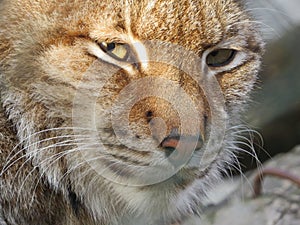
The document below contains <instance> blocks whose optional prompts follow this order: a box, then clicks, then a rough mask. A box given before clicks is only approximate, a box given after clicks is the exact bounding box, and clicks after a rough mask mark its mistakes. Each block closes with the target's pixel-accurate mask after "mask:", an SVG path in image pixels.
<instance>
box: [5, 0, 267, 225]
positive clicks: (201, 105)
mask: <svg viewBox="0 0 300 225" xmlns="http://www.w3.org/2000/svg"><path fill="white" fill-rule="evenodd" d="M103 42H107V43H126V44H128V46H130V50H128V51H130V52H131V54H132V58H131V60H129V61H122V60H117V59H115V58H113V57H111V56H110V55H108V54H106V53H105V52H103V50H101V48H100V47H99V43H103ZM216 49H234V50H235V51H236V55H235V57H234V59H233V60H232V62H229V63H228V64H226V65H221V66H218V67H214V68H211V67H208V65H206V62H207V61H206V57H207V56H208V55H209V54H210V53H211V52H212V51H214V50H216ZM262 53H263V42H262V40H261V38H260V34H259V32H258V31H257V28H256V27H255V25H254V24H253V23H252V22H251V18H250V17H249V16H248V15H246V13H245V10H244V9H243V6H242V4H241V3H240V2H239V1H237V0H183V1H169V0H168V1H162V0H156V1H155V0H139V1H135V0H121V1H120V0H109V1H107V0H103V1H94V0H68V1H56V0H51V1H46V0H2V1H1V2H0V75H1V76H0V82H1V89H0V91H1V92H0V93H1V96H0V97H1V115H0V122H1V124H0V138H1V139H0V152H1V156H0V171H1V173H0V175H1V177H0V221H1V224H3V225H4V224H5V225H11V224H13V225H21V224H22V225H29V224H30V225H34V224H36V225H46V224H51V225H54V224H57V225H58V224H70V225H76V224H85V225H93V224H97V225H100V224H102V225H117V224H124V225H126V224H128V225H129V224H149V225H151V224H155V225H158V224H161V225H164V224H171V223H173V222H180V221H183V220H184V218H186V217H188V216H190V215H194V214H198V215H200V214H201V201H202V200H203V198H204V197H205V192H206V190H207V188H209V186H211V185H213V182H214V181H216V180H218V179H219V177H220V172H221V171H222V170H224V169H225V167H227V166H228V165H227V164H231V163H232V162H233V160H234V152H235V151H236V149H235V147H234V139H235V136H236V132H237V131H236V127H237V126H238V125H239V119H238V118H239V115H240V113H241V112H242V111H243V109H244V106H245V103H246V102H247V100H248V97H249V93H250V91H251V90H252V88H253V85H254V84H255V81H256V74H257V72H258V70H259V66H260V58H261V55H262ZM195 67H197V68H198V67H199V68H200V69H199V68H198V69H197V68H195ZM187 71H196V72H195V74H196V75H195V76H190V74H188V73H187ZM149 77H151V78H155V79H152V80H151V79H150V80H147V78H149ZM207 77H210V78H209V79H214V78H216V81H217V83H218V85H219V87H220V90H221V94H222V99H221V100H222V101H221V102H223V103H224V110H225V111H224V114H225V116H226V118H227V119H226V124H225V125H226V126H225V133H224V137H223V139H224V140H223V139H222V140H218V139H217V140H215V142H217V143H219V142H222V141H223V142H222V150H221V151H220V152H219V153H218V154H216V155H215V158H214V159H213V160H211V161H207V162H208V164H209V165H208V167H207V168H206V169H202V168H195V166H193V162H194V161H197V160H200V156H201V153H199V151H198V152H195V153H194V154H192V155H191V159H190V160H189V161H188V162H187V163H186V164H185V165H184V166H182V167H180V169H179V170H178V171H177V172H176V173H175V174H174V176H171V177H169V179H166V180H163V181H159V182H157V183H155V182H153V183H151V184H147V185H130V184H134V183H135V182H136V180H138V178H139V176H143V175H145V173H146V172H145V171H147V170H146V169H143V168H147V167H150V166H152V167H155V168H156V167H158V168H159V167H160V166H162V167H163V168H164V166H166V168H167V167H168V168H169V167H171V165H169V164H166V165H165V164H164V163H165V162H163V160H164V159H166V156H165V154H164V149H162V148H161V147H157V146H158V145H159V142H160V141H162V140H163V139H164V137H165V136H166V134H169V133H171V132H172V131H173V130H174V128H177V129H179V133H180V134H181V135H186V136H187V135H190V136H191V135H200V136H201V137H202V138H203V139H204V144H203V146H207V145H206V144H205V143H207V142H208V139H209V131H210V130H212V129H214V128H215V127H211V126H210V125H211V124H212V123H213V122H212V121H213V115H214V112H213V111H214V110H217V108H212V107H211V105H210V101H209V100H208V99H207V98H208V96H207V95H208V94H213V93H215V92H217V90H214V89H212V88H211V87H201V85H200V86H199V82H200V81H201V79H204V78H207ZM141 79H145V81H147V83H145V82H144V83H141V85H136V86H133V89H130V90H127V89H126V90H127V92H126V91H125V93H123V94H122V91H124V89H125V88H126V87H128V86H129V85H131V84H132V83H133V82H138V81H139V80H141ZM161 79H164V80H161ZM165 80H169V81H171V82H172V84H173V83H174V84H176V85H177V86H175V88H173V89H172V88H171V87H168V85H166V84H169V83H168V82H167V81H166V82H165ZM137 84H139V83H137ZM201 84H206V83H205V82H204V83H201ZM134 88H136V89H134ZM206 88H207V89H208V93H207V92H205V90H204V89H206ZM179 89H180V90H183V91H184V92H185V93H186V94H187V96H189V98H190V99H191V101H192V103H193V105H194V108H195V110H196V112H197V115H196V117H197V118H198V119H199V123H196V122H195V121H194V120H193V117H192V116H189V115H192V114H193V113H194V111H193V112H192V111H191V110H190V109H189V107H186V100H185V98H184V97H182V98H179V97H176V94H177V93H179V91H177V90H179ZM97 90H98V91H97ZM99 90H101V91H99ZM144 92H145V93H146V94H147V93H148V95H149V96H148V97H146V98H142V99H138V98H137V96H140V95H142V94H141V93H144ZM149 93H150V94H149ZM155 94H156V95H159V96H162V97H164V96H169V95H170V96H175V98H174V99H175V100H176V104H172V103H170V102H168V101H167V100H166V99H163V98H162V97H157V96H155ZM120 95H122V96H123V97H124V96H125V98H119V96H120ZM183 96H184V95H183ZM135 98H137V99H135ZM118 100H119V101H120V102H121V103H120V104H119V105H117V107H114V106H115V103H116V102H117V101H118ZM133 100H136V101H135V102H134V103H135V104H133V105H130V102H131V101H133ZM126 104H129V105H130V106H131V107H130V110H129V113H128V114H126V113H127V111H126V110H125V109H124V108H126V107H127V105H126ZM174 107H175V108H178V110H179V111H180V112H181V113H182V115H188V116H185V123H187V124H190V125H189V126H186V127H187V128H184V127H183V125H182V121H180V118H179V117H180V116H179V115H178V112H177V111H176V110H174ZM220 107H221V106H220ZM91 108H92V110H91ZM221 108H222V107H221ZM91 112H93V118H95V120H90V119H89V118H90V117H91ZM113 112H115V115H117V116H116V117H113V116H112V113H113ZM179 114H180V113H179ZM118 115H119V116H120V117H118ZM124 115H126V116H125V117H126V118H125V119H128V124H129V128H130V129H131V130H133V132H134V134H135V138H136V139H137V140H139V143H140V145H139V146H140V148H142V150H140V149H136V148H130V147H126V146H125V145H124V144H121V143H120V141H119V140H118V137H117V136H116V134H115V130H114V128H115V127H114V123H115V124H116V126H117V125H118V124H122V123H123V121H124V120H123V116H124ZM157 118H160V119H157ZM112 120H114V121H112ZM160 120H163V121H164V123H163V127H164V129H161V126H162V123H161V122H160ZM91 121H93V122H91ZM195 123H196V124H198V125H197V127H196V128H197V129H196V131H195V129H193V128H192V127H193V126H192V125H193V124H195ZM156 124H158V125H156ZM151 126H152V128H151ZM217 128H218V127H217ZM220 129H221V125H220ZM161 130H164V132H160V131H161ZM120 132H125V133H126V130H125V131H124V130H121V131H120ZM196 132H198V133H197V134H196ZM99 137H100V140H101V143H102V145H101V146H100V147H99V146H98V142H99V139H97V138H99ZM149 137H151V138H152V137H154V138H153V139H154V141H156V142H157V145H156V146H154V147H153V145H152V144H151V143H150V145H147V144H146V140H148V139H147V138H149ZM124 139H126V140H127V136H126V135H125V138H124ZM126 140H125V141H126ZM144 140H145V142H144ZM128 143H129V144H132V145H135V143H131V142H130V140H129V141H128ZM147 143H148V142H147ZM148 144H149V143H148ZM102 148H103V149H102ZM99 149H100V155H99V152H98V150H99ZM104 149H105V150H104ZM90 162H92V164H91V163H90ZM99 170H101V171H103V170H104V171H105V174H106V175H105V176H103V174H99V173H98V172H99ZM154 175H155V174H154ZM109 178H112V180H111V179H109Z"/></svg>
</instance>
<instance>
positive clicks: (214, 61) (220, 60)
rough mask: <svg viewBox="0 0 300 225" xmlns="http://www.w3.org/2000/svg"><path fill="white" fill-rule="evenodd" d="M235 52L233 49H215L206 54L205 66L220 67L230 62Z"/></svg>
mask: <svg viewBox="0 0 300 225" xmlns="http://www.w3.org/2000/svg"><path fill="white" fill-rule="evenodd" d="M236 53H237V51H236V50H233V49H217V50H215V51H212V52H211V53H210V54H208V56H207V58H206V64H207V65H208V66H210V67H222V66H226V65H228V64H229V63H231V62H232V60H233V59H234V57H235V55H236Z"/></svg>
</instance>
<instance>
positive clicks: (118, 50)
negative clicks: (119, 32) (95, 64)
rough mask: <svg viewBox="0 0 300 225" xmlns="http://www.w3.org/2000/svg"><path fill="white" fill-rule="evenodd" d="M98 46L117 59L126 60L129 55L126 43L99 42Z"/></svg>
mask: <svg viewBox="0 0 300 225" xmlns="http://www.w3.org/2000/svg"><path fill="white" fill-rule="evenodd" d="M99 46H100V48H101V49H102V51H104V52H105V53H106V54H108V55H109V56H111V57H113V58H115V59H117V60H121V61H126V60H127V59H128V57H129V46H128V45H127V44H120V43H114V42H111V43H108V42H101V43H99Z"/></svg>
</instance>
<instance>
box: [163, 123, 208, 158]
mask: <svg viewBox="0 0 300 225" xmlns="http://www.w3.org/2000/svg"><path fill="white" fill-rule="evenodd" d="M179 142H181V146H180V148H177V147H179ZM202 145H203V139H202V138H201V136H200V135H199V136H196V135H195V136H191V135H180V134H179V132H178V129H177V128H174V129H172V130H171V133H170V134H169V135H168V136H167V137H165V138H164V139H163V141H162V142H161V144H160V146H161V147H162V148H163V149H164V151H165V154H166V157H169V156H170V155H171V154H172V153H173V152H174V151H175V150H177V151H178V152H179V154H185V152H186V151H191V150H192V151H194V150H195V151H196V150H199V149H200V148H201V147H202ZM191 148H193V149H191Z"/></svg>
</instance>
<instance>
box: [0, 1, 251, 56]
mask: <svg viewBox="0 0 300 225" xmlns="http://www.w3.org/2000/svg"><path fill="white" fill-rule="evenodd" d="M7 2H8V0H7ZM4 5H5V1H4ZM9 5H10V6H12V8H10V9H9V10H7V9H6V10H5V11H8V12H9V14H8V15H9V16H10V17H12V18H11V20H20V19H21V20H23V21H22V23H23V24H22V28H21V29H24V30H25V29H28V27H27V26H30V30H32V29H38V30H39V32H38V33H40V32H41V31H42V30H43V29H44V30H47V31H49V30H51V32H52V35H53V34H54V33H53V30H55V31H56V32H57V34H62V33H64V32H67V33H68V34H70V35H76V36H88V37H91V38H93V39H109V40H113V39H121V40H120V41H122V37H123V36H126V35H128V34H131V35H133V36H134V37H135V38H136V39H139V40H154V39H158V40H163V41H168V42H172V43H176V44H180V45H182V46H184V47H188V48H190V49H193V50H195V49H198V50H199V49H201V48H203V47H206V46H210V45H214V44H216V43H218V42H220V41H221V40H222V39H225V38H227V37H228V36H230V35H231V34H234V33H235V32H236V30H239V29H237V28H238V27H239V26H244V24H243V23H240V22H241V21H242V22H243V21H244V22H245V21H246V20H247V17H245V15H244V14H241V13H240V11H241V10H240V5H239V3H237V2H236V1H234V0H181V1H174V0H164V1H163V0H152V1H149V0H103V1H95V0H68V1H54V0H52V1H46V0H39V1H33V0H22V1H21V0H17V1H15V3H10V4H9ZM4 8H5V7H4ZM5 11H4V12H1V13H5ZM21 14H22V15H21ZM13 17H14V18H13ZM32 21H34V22H35V23H34V24H35V27H32V26H33V25H32V24H31V23H32ZM19 22H20V21H19ZM36 24H37V25H36ZM26 27H27V28H26ZM19 31H20V30H19ZM31 33H32V32H31ZM101 34H104V35H105V37H103V36H101ZM225 35H226V36H225ZM102 41H103V40H102ZM113 41H115V40H113Z"/></svg>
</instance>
